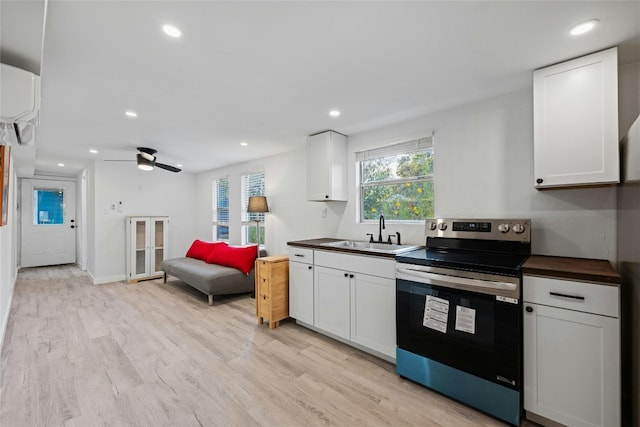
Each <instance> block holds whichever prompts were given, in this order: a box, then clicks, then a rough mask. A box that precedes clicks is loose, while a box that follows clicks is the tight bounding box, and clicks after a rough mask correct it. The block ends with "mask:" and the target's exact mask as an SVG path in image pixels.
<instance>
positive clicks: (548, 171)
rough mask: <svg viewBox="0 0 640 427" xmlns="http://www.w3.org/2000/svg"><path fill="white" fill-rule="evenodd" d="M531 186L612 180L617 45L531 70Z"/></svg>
mask: <svg viewBox="0 0 640 427" xmlns="http://www.w3.org/2000/svg"><path fill="white" fill-rule="evenodd" d="M533 115H534V132H533V134H534V135H533V139H534V177H533V178H534V185H535V187H536V188H549V187H569V186H584V185H599V184H616V183H618V182H619V180H620V166H619V156H618V56H617V48H615V47H614V48H611V49H607V50H604V51H601V52H596V53H593V54H591V55H587V56H583V57H581V58H577V59H573V60H570V61H567V62H563V63H560V64H556V65H552V66H550V67H546V68H541V69H539V70H536V71H534V73H533Z"/></svg>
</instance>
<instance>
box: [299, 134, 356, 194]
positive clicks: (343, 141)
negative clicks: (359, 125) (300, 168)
mask: <svg viewBox="0 0 640 427" xmlns="http://www.w3.org/2000/svg"><path fill="white" fill-rule="evenodd" d="M307 199H308V200H310V201H315V202H320V201H326V202H329V201H346V200H347V137H346V136H345V135H342V134H340V133H338V132H334V131H326V132H322V133H319V134H316V135H311V136H309V137H308V138H307Z"/></svg>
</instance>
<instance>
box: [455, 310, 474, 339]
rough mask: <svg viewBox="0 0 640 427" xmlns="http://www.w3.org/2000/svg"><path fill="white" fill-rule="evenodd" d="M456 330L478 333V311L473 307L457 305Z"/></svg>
mask: <svg viewBox="0 0 640 427" xmlns="http://www.w3.org/2000/svg"><path fill="white" fill-rule="evenodd" d="M456 331H462V332H467V333H469V334H475V333H476V311H475V310H474V309H473V308H468V307H462V306H460V305H457V306H456Z"/></svg>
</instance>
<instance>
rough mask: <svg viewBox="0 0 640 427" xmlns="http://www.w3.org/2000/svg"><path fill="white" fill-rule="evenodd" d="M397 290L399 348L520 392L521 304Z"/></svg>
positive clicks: (455, 292) (429, 288)
mask: <svg viewBox="0 0 640 427" xmlns="http://www.w3.org/2000/svg"><path fill="white" fill-rule="evenodd" d="M396 291H397V295H396V325H397V326H396V327H397V343H398V347H399V348H401V349H404V350H407V351H409V352H411V353H414V354H418V355H421V356H424V357H427V358H429V359H432V360H435V361H437V362H440V363H443V364H445V365H448V366H451V367H453V368H456V369H459V370H461V371H465V372H468V373H470V374H472V375H475V376H478V377H481V378H484V379H486V380H489V381H492V382H494V383H497V384H501V385H504V386H506V387H509V388H512V389H515V390H520V388H521V368H520V360H521V359H520V357H521V348H522V344H521V343H522V339H521V335H520V330H521V320H520V313H521V302H520V300H519V299H518V300H513V299H509V301H503V300H501V299H500V298H499V297H496V296H495V295H487V294H482V293H476V292H469V291H466V290H459V289H452V288H448V287H441V286H435V285H430V284H425V283H418V282H413V281H408V280H403V279H397V280H396ZM516 301H517V303H514V302H516Z"/></svg>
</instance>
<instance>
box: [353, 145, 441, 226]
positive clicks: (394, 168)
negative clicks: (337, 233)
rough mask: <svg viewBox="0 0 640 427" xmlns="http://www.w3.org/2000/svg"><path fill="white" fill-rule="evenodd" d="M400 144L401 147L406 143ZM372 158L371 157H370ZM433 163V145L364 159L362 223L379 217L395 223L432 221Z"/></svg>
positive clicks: (361, 186)
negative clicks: (381, 216) (382, 216)
mask: <svg viewBox="0 0 640 427" xmlns="http://www.w3.org/2000/svg"><path fill="white" fill-rule="evenodd" d="M399 145H400V146H401V147H399V148H402V146H403V144H399ZM373 151H374V153H373V156H375V154H376V153H375V150H373ZM389 151H392V152H393V151H394V150H389ZM396 151H397V150H396ZM369 157H372V155H371V154H369ZM433 161H434V155H433V147H431V146H430V147H426V148H425V147H422V148H420V149H418V150H415V149H413V150H411V151H410V152H403V153H391V154H387V155H383V156H380V157H372V158H366V159H362V160H361V161H360V177H361V180H360V195H361V214H360V218H361V220H364V221H366V220H377V219H378V218H379V217H380V215H384V217H385V219H388V220H396V221H421V220H424V219H426V218H432V217H433V216H434V197H433Z"/></svg>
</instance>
